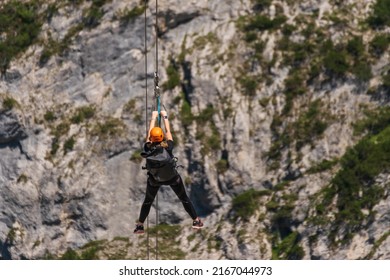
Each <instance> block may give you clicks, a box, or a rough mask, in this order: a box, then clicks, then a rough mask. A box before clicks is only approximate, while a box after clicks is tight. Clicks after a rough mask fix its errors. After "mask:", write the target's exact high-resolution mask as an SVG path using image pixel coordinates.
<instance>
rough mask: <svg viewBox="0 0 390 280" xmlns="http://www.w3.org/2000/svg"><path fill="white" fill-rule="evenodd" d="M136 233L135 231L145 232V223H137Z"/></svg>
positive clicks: (137, 232) (138, 232)
mask: <svg viewBox="0 0 390 280" xmlns="http://www.w3.org/2000/svg"><path fill="white" fill-rule="evenodd" d="M134 233H135V234H143V233H145V230H144V225H141V224H137V225H136V226H135V230H134Z"/></svg>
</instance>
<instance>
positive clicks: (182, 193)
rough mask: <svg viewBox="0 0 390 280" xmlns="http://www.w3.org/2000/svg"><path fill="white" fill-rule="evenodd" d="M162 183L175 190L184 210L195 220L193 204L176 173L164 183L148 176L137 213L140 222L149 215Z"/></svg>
mask: <svg viewBox="0 0 390 280" xmlns="http://www.w3.org/2000/svg"><path fill="white" fill-rule="evenodd" d="M162 185H169V186H170V187H171V188H172V190H173V191H174V192H175V194H176V195H177V197H178V198H179V199H180V201H181V203H182V204H183V206H184V209H185V210H186V212H187V213H188V214H189V215H190V216H191V218H192V219H193V220H195V219H196V217H197V214H196V212H195V209H194V206H193V205H192V202H191V200H190V198H189V197H188V196H187V193H186V190H185V189H184V184H183V180H182V179H181V177H180V175H177V177H175V178H173V179H172V180H170V181H168V182H164V183H158V182H156V181H154V180H153V178H152V177H151V176H149V177H148V181H147V184H146V194H145V200H144V202H143V203H142V207H141V212H140V214H139V219H138V220H139V221H140V222H141V223H143V222H144V221H145V220H146V217H147V216H148V215H149V211H150V208H151V207H152V203H153V201H154V198H155V197H156V195H157V192H158V190H159V189H160V187H161V186H162Z"/></svg>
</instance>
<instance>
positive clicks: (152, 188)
mask: <svg viewBox="0 0 390 280" xmlns="http://www.w3.org/2000/svg"><path fill="white" fill-rule="evenodd" d="M159 188H160V186H158V185H152V184H151V182H150V179H148V181H147V184H146V193H145V199H144V202H143V203H142V206H141V211H140V214H139V218H138V222H140V223H144V221H145V220H146V218H147V217H148V215H149V212H150V208H151V207H152V204H153V201H154V198H155V197H156V195H157V192H158V190H159Z"/></svg>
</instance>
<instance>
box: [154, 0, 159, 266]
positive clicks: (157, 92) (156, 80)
mask: <svg viewBox="0 0 390 280" xmlns="http://www.w3.org/2000/svg"><path fill="white" fill-rule="evenodd" d="M155 30H156V31H155V33H156V34H155V36H156V65H155V69H156V72H155V75H154V76H155V77H154V83H155V85H154V87H155V89H154V91H155V93H154V94H155V95H156V97H157V99H156V101H157V112H158V115H157V119H158V123H157V125H158V126H159V127H161V110H160V88H159V86H158V83H159V77H158V32H157V31H158V0H156V23H155ZM158 218H159V215H158V193H157V195H156V260H158V220H159V219H158Z"/></svg>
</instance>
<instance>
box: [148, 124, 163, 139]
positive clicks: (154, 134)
mask: <svg viewBox="0 0 390 280" xmlns="http://www.w3.org/2000/svg"><path fill="white" fill-rule="evenodd" d="M149 139H150V141H152V142H161V141H162V140H164V133H163V131H162V129H161V128H160V127H158V126H156V127H153V128H152V129H151V130H150V138H149Z"/></svg>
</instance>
